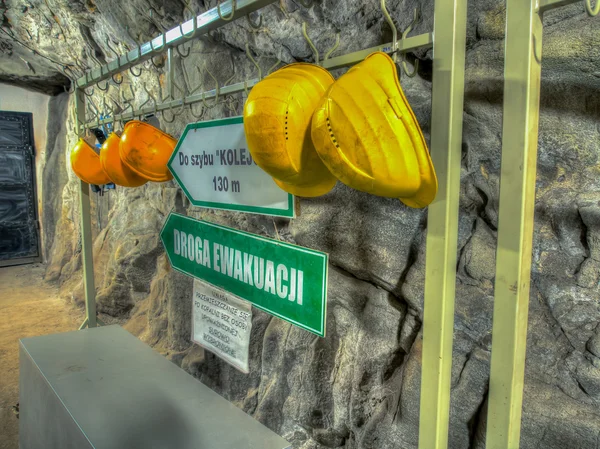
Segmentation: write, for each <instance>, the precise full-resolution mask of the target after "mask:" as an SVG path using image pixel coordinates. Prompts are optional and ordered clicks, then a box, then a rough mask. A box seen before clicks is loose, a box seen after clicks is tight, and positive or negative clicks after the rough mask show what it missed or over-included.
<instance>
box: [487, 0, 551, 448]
mask: <svg viewBox="0 0 600 449" xmlns="http://www.w3.org/2000/svg"><path fill="white" fill-rule="evenodd" d="M536 3H537V1H536V0H507V4H506V43H505V50H504V52H505V60H504V116H503V129H502V167H501V171H500V210H499V216H498V248H497V252H496V281H495V294H494V324H493V330H492V362H491V374H490V393H489V394H490V396H489V407H488V421H487V422H488V424H487V438H486V448H487V449H517V448H518V447H519V439H520V432H521V407H522V401H523V378H524V371H525V349H526V344H527V314H528V308H529V279H530V273H531V250H532V239H533V213H534V204H535V178H536V160H537V144H538V120H539V102H540V77H541V51H542V50H541V49H542V19H541V17H540V14H538V11H537V10H536Z"/></svg>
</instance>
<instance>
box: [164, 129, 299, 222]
mask: <svg viewBox="0 0 600 449" xmlns="http://www.w3.org/2000/svg"><path fill="white" fill-rule="evenodd" d="M168 166H169V170H171V173H173V176H174V177H175V180H176V181H177V183H178V184H179V186H180V187H181V189H182V190H183V191H184V192H185V195H186V196H187V197H188V199H189V200H190V201H191V203H192V204H193V205H194V206H200V207H210V208H215V209H226V210H235V211H241V212H252V213H257V214H264V215H276V216H280V217H292V218H293V217H294V197H293V195H291V194H289V193H287V192H285V191H283V190H281V189H280V188H279V187H278V186H277V184H275V182H274V181H273V179H272V178H271V177H270V176H269V175H268V174H267V173H265V172H264V171H263V170H262V169H261V168H260V167H259V166H258V165H256V162H254V160H253V159H252V155H251V154H250V151H248V145H247V143H246V136H245V134H244V122H243V117H232V118H227V119H223V120H212V121H208V122H199V123H191V124H189V125H188V126H187V127H186V128H185V131H184V132H183V135H182V136H181V138H180V139H179V142H178V143H177V147H176V148H175V151H173V155H172V156H171V159H170V160H169V164H168Z"/></svg>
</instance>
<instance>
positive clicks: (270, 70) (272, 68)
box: [267, 56, 327, 75]
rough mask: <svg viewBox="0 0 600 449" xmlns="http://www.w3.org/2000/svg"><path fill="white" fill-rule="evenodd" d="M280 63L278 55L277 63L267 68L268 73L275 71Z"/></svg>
mask: <svg viewBox="0 0 600 449" xmlns="http://www.w3.org/2000/svg"><path fill="white" fill-rule="evenodd" d="M325 59H327V58H325ZM279 64H281V59H279V56H278V57H277V62H276V63H275V64H273V65H272V66H271V67H269V70H267V75H270V74H271V72H273V70H275V69H276V68H277V66H278V65H279Z"/></svg>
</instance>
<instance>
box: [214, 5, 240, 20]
mask: <svg viewBox="0 0 600 449" xmlns="http://www.w3.org/2000/svg"><path fill="white" fill-rule="evenodd" d="M235 8H236V0H231V14H229V15H228V16H226V17H225V16H223V14H222V13H221V0H217V13H218V14H219V17H220V18H221V20H224V21H225V22H229V21H230V20H233V16H234V15H235Z"/></svg>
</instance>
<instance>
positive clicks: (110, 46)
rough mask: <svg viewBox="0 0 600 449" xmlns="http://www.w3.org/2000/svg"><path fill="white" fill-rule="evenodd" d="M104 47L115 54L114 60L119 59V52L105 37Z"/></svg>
mask: <svg viewBox="0 0 600 449" xmlns="http://www.w3.org/2000/svg"><path fill="white" fill-rule="evenodd" d="M106 46H107V47H108V48H109V49H110V51H112V52H113V53H114V54H115V58H117V60H118V59H119V52H118V51H117V50H115V48H114V47H113V46H112V45H111V44H110V39H109V38H108V36H107V37H106Z"/></svg>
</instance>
